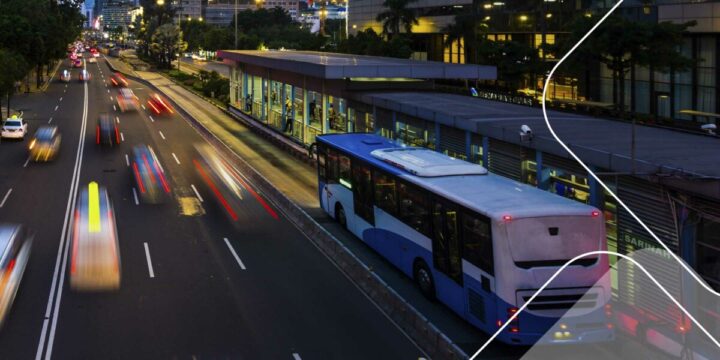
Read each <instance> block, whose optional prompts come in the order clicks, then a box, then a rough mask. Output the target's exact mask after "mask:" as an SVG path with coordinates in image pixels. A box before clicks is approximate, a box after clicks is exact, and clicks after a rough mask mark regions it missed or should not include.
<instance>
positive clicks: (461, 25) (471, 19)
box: [443, 8, 488, 63]
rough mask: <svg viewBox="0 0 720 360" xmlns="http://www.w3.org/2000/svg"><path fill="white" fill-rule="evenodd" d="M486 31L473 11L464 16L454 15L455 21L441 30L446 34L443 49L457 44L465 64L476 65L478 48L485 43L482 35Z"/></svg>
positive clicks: (484, 24)
mask: <svg viewBox="0 0 720 360" xmlns="http://www.w3.org/2000/svg"><path fill="white" fill-rule="evenodd" d="M487 31H488V24H487V23H485V22H481V21H479V15H478V13H477V11H475V9H474V8H473V11H472V12H470V13H466V14H459V15H455V21H454V22H453V23H451V24H449V25H447V26H445V28H444V29H443V33H445V34H447V37H446V38H445V40H444V44H443V45H444V46H445V48H450V47H451V46H452V45H453V44H455V43H457V44H458V47H459V48H460V49H462V50H463V52H464V53H465V59H464V60H465V62H466V63H477V61H478V56H479V54H478V48H479V47H480V46H482V42H483V41H486V40H485V38H484V34H485V33H487Z"/></svg>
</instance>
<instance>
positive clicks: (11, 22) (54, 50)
mask: <svg viewBox="0 0 720 360" xmlns="http://www.w3.org/2000/svg"><path fill="white" fill-rule="evenodd" d="M80 6H81V1H76V0H65V1H47V0H3V1H2V2H0V47H4V48H8V49H13V51H15V52H17V53H18V54H20V55H21V56H22V57H23V59H25V61H27V62H28V63H29V64H31V65H32V66H34V67H36V69H37V71H36V74H37V83H38V85H39V84H40V82H41V80H42V73H43V72H42V68H43V67H44V66H47V65H49V64H50V62H51V61H53V60H56V59H60V58H62V57H64V56H65V52H66V47H67V44H68V43H70V42H72V41H73V40H75V39H76V38H77V37H78V36H79V35H80V31H81V29H82V23H83V16H82V14H81V13H80Z"/></svg>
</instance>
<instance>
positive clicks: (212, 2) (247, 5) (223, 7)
mask: <svg viewBox="0 0 720 360" xmlns="http://www.w3.org/2000/svg"><path fill="white" fill-rule="evenodd" d="M255 8H256V7H255V1H253V0H237V1H236V0H208V2H207V5H206V6H205V15H204V17H205V21H206V22H207V23H208V24H211V25H222V26H227V25H230V23H231V22H232V21H233V16H235V15H234V14H235V11H236V10H237V11H238V12H239V11H245V10H249V9H255Z"/></svg>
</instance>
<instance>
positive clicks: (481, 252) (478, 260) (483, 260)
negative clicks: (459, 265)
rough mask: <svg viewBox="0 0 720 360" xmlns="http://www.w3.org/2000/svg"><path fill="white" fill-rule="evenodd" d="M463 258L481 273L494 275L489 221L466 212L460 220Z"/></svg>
mask: <svg viewBox="0 0 720 360" xmlns="http://www.w3.org/2000/svg"><path fill="white" fill-rule="evenodd" d="M462 232H463V245H464V249H463V250H464V251H463V257H464V258H465V260H467V261H468V262H470V263H471V264H473V265H475V266H477V267H479V268H480V269H481V270H482V271H485V272H486V273H488V274H490V275H494V273H495V271H494V261H493V246H492V236H491V235H490V220H489V219H488V218H486V217H484V216H481V215H478V214H475V213H473V212H469V211H466V212H465V213H463V220H462Z"/></svg>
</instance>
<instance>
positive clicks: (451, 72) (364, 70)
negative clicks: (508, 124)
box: [218, 50, 497, 80]
mask: <svg viewBox="0 0 720 360" xmlns="http://www.w3.org/2000/svg"><path fill="white" fill-rule="evenodd" d="M218 55H219V56H220V57H222V58H223V59H225V60H229V61H231V62H237V63H242V64H249V65H255V66H261V67H264V68H268V69H273V70H284V71H288V72H293V73H296V74H300V75H305V76H312V77H317V78H322V79H345V78H380V77H382V78H410V79H473V80H493V79H495V78H496V77H497V69H496V68H495V67H494V66H484V65H460V64H448V63H441V62H432V61H418V60H408V59H395V58H387V57H377V56H362V55H348V54H337V53H324V52H312V51H262V50H221V51H219V52H218Z"/></svg>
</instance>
